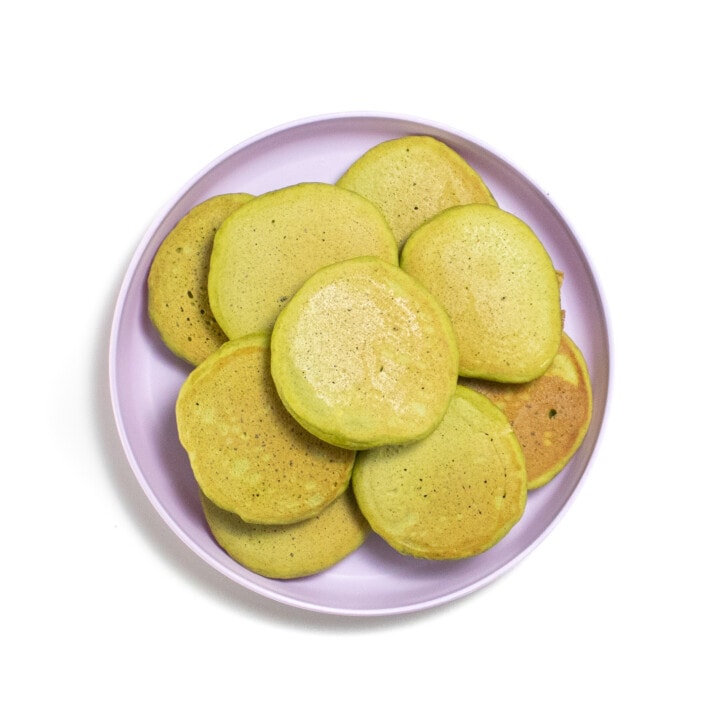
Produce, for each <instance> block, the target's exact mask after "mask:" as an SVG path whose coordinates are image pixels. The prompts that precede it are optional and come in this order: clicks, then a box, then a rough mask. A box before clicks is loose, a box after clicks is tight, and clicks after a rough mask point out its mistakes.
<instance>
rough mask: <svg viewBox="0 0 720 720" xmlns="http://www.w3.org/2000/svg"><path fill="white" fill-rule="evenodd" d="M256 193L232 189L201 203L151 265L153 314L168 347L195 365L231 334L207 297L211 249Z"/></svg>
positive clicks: (177, 227)
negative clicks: (231, 217)
mask: <svg viewBox="0 0 720 720" xmlns="http://www.w3.org/2000/svg"><path fill="white" fill-rule="evenodd" d="M252 197H253V196H252V195H248V194H247V193H228V194H226V195H216V196H214V197H211V198H209V199H208V200H205V201H204V202H202V203H200V204H199V205H196V206H195V207H194V208H192V209H191V210H190V212H188V213H187V214H186V215H184V216H183V217H182V218H181V219H180V220H179V221H178V223H177V224H176V225H175V227H174V228H173V229H172V230H171V231H170V232H169V233H168V235H167V237H166V238H165V239H164V240H163V242H162V243H161V245H160V247H159V248H158V250H157V253H156V254H155V257H154V259H153V262H152V265H151V266H150V273H149V275H148V313H149V315H150V319H151V320H152V322H153V324H154V325H155V327H156V328H157V330H158V332H159V333H160V337H161V338H162V340H163V342H164V343H165V344H166V345H167V347H168V348H169V349H170V350H171V351H172V352H173V353H175V354H176V355H178V356H179V357H181V358H183V360H186V361H187V362H189V363H190V364H191V365H198V364H199V363H200V362H202V361H203V360H204V359H205V358H206V357H207V356H208V355H210V354H211V353H213V352H214V351H215V350H217V349H218V348H219V347H220V345H222V344H223V343H224V342H225V341H226V340H227V337H226V336H225V333H224V332H223V331H222V329H221V328H220V326H219V325H218V323H217V321H216V320H215V317H214V315H213V313H212V310H211V308H210V302H209V300H208V290H207V278H208V270H209V267H210V254H211V252H212V246H213V240H214V237H215V232H216V230H217V229H218V228H219V227H220V225H221V224H222V222H223V221H224V220H225V219H226V218H227V217H228V216H229V215H230V214H231V213H233V212H234V211H235V210H237V209H238V208H239V207H241V206H242V205H244V204H245V203H246V202H248V200H251V199H252Z"/></svg>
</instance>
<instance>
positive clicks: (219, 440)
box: [176, 334, 354, 524]
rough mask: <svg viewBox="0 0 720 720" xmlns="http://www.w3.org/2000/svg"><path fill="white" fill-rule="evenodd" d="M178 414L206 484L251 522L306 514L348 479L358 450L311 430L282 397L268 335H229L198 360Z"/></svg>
mask: <svg viewBox="0 0 720 720" xmlns="http://www.w3.org/2000/svg"><path fill="white" fill-rule="evenodd" d="M176 417H177V425H178V432H179V436H180V442H181V443H182V445H183V447H184V448H185V450H186V451H187V454H188V457H189V458H190V464H191V466H192V469H193V472H194V474H195V479H196V480H197V482H198V485H199V486H200V489H201V490H202V491H203V493H204V494H205V495H207V497H208V498H209V499H210V500H211V501H212V502H214V503H215V504H216V505H218V506H220V507H221V508H223V509H225V510H228V511H230V512H233V513H235V514H237V515H239V516H240V517H242V518H243V520H245V521H246V522H251V523H268V524H283V523H292V522H298V521H300V520H305V519H307V518H309V517H312V516H314V515H315V514H317V513H318V512H320V511H321V510H322V509H323V508H324V507H326V506H327V505H328V504H330V503H331V502H332V501H333V500H334V499H335V498H337V497H338V496H339V495H340V494H341V493H342V492H343V491H344V490H345V489H346V487H347V486H348V483H349V481H350V473H351V472H352V465H353V461H354V453H353V452H351V451H349V450H343V449H341V448H337V447H334V446H332V445H328V444H326V443H324V442H322V441H321V440H319V439H318V438H316V437H315V436H313V435H311V434H310V433H308V432H307V431H305V430H304V429H303V428H302V427H300V426H299V425H298V424H297V423H296V422H295V421H294V420H293V419H292V417H291V416H290V415H289V414H288V413H287V411H286V410H285V408H284V407H283V405H282V403H281V402H280V400H279V398H278V396H277V393H276V392H275V388H274V386H273V382H272V378H271V377H270V358H269V337H268V335H267V334H256V335H250V336H247V337H245V338H238V339H237V340H232V341H228V342H227V343H225V344H224V345H223V346H222V347H221V348H220V349H219V350H217V351H216V352H215V353H213V354H212V355H211V356H210V357H209V358H208V359H207V360H205V361H204V362H203V363H201V364H200V365H199V366H198V367H196V368H195V369H194V370H193V371H192V373H190V375H189V377H188V378H187V380H186V381H185V382H184V383H183V385H182V387H181V388H180V392H179V394H178V399H177V403H176Z"/></svg>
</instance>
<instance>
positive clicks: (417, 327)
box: [271, 257, 458, 449]
mask: <svg viewBox="0 0 720 720" xmlns="http://www.w3.org/2000/svg"><path fill="white" fill-rule="evenodd" d="M271 350H272V352H271V368H272V376H273V379H274V381H275V385H276V387H277V389H278V392H279V394H280V397H281V398H282V401H283V403H284V404H285V406H286V407H287V408H288V410H289V411H290V412H291V413H292V415H293V416H294V417H295V418H296V419H297V420H298V422H300V423H301V424H302V425H303V426H304V427H306V428H307V429H308V430H310V431H311V432H312V433H314V434H316V435H317V436H318V437H321V438H323V439H324V440H326V441H327V442H330V443H334V444H337V445H340V446H342V447H349V448H353V449H362V448H367V447H375V446H377V445H382V444H386V443H405V442H411V441H413V440H417V439H418V438H421V437H424V436H425V435H427V434H428V433H430V432H431V431H432V430H433V428H435V427H436V426H437V424H438V423H439V422H440V419H441V418H442V416H443V414H444V412H445V410H446V409H447V406H448V404H449V402H450V398H451V397H452V394H453V392H454V389H455V386H456V384H457V358H458V355H457V345H456V341H455V336H454V333H453V330H452V326H451V324H450V321H449V319H448V317H447V314H446V313H445V311H444V310H443V309H442V308H441V307H440V305H439V304H438V303H437V301H436V300H435V298H433V297H432V296H431V295H430V294H429V293H428V292H427V291H426V290H425V289H424V288H423V287H422V286H421V285H420V284H419V283H418V282H417V281H416V280H414V279H413V278H411V277H410V276H409V275H407V274H406V273H404V272H403V271H402V270H400V269H399V268H398V267H397V266H395V265H391V264H390V263H387V262H384V261H382V260H379V259H377V258H368V257H365V258H355V259H351V260H347V261H343V262H340V263H336V264H335V265H331V266H328V267H326V268H323V269H322V270H319V271H318V272H317V273H315V274H314V275H313V276H312V277H311V278H310V279H308V281H307V282H306V283H305V284H304V285H303V286H302V287H301V288H300V290H298V292H297V293H296V294H295V296H294V297H293V298H292V299H291V300H290V302H289V303H288V304H287V306H286V308H285V309H284V310H283V311H282V313H280V315H279V316H278V319H277V322H276V323H275V327H274V329H273V332H272V341H271Z"/></svg>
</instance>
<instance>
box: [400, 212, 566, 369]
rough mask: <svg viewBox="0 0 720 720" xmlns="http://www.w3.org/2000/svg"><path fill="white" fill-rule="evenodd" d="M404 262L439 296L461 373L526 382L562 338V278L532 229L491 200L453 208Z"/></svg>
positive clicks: (418, 239)
mask: <svg viewBox="0 0 720 720" xmlns="http://www.w3.org/2000/svg"><path fill="white" fill-rule="evenodd" d="M400 266H401V268H402V269H403V270H405V271H406V272H407V273H409V274H410V275H412V276H413V277H415V278H417V279H418V280H419V281H420V282H421V283H422V284H423V285H424V286H425V287H426V288H427V289H428V290H429V291H430V292H431V293H432V294H433V295H435V297H436V298H437V299H438V300H439V301H440V303H441V304H442V305H443V307H444V308H445V310H446V311H447V313H448V315H449V316H450V318H451V320H452V323H453V327H454V328H455V333H456V335H457V338H458V347H459V350H460V375H464V376H468V377H481V378H484V379H489V380H496V381H500V382H527V381H529V380H532V379H534V378H536V377H539V376H540V375H542V374H543V373H544V372H545V370H547V368H548V366H549V365H550V363H551V362H552V359H553V358H554V357H555V354H556V353H557V350H558V347H559V345H560V335H561V333H562V312H561V308H560V284H559V282H558V275H557V273H556V271H555V268H554V267H553V263H552V260H551V258H550V256H549V255H548V253H547V251H546V250H545V248H544V246H543V245H542V243H541V241H540V240H539V238H538V237H537V235H535V233H534V232H533V230H532V229H531V228H530V227H529V226H528V225H527V224H526V223H524V222H523V221H522V220H520V219H519V218H517V217H515V216H514V215H511V214H510V213H508V212H505V211H504V210H501V209H499V208H497V207H493V206H492V205H464V206H461V207H455V208H450V209H449V210H445V211H443V212H442V213H440V214H439V215H436V216H435V217H434V218H432V219H431V220H429V221H428V222H427V223H425V224H424V225H423V226H422V227H420V228H419V229H418V230H416V231H415V232H414V233H413V234H412V235H411V236H410V238H409V239H408V241H407V243H406V244H405V247H404V248H403V251H402V255H401V258H400Z"/></svg>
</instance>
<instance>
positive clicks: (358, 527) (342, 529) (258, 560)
mask: <svg viewBox="0 0 720 720" xmlns="http://www.w3.org/2000/svg"><path fill="white" fill-rule="evenodd" d="M200 499H201V502H202V507H203V512H204V514H205V519H206V520H207V523H208V527H209V528H210V532H211V533H212V535H213V537H214V538H215V540H216V541H217V543H218V545H220V547H222V548H223V549H224V550H225V552H227V554H228V555H230V557H232V558H233V559H234V560H236V561H237V562H239V563H240V564H241V565H243V566H245V567H246V568H248V569H249V570H252V571H253V572H256V573H258V574H260V575H263V576H265V577H269V578H277V579H291V578H299V577H306V576H308V575H314V574H316V573H319V572H321V571H323V570H327V569H328V568H329V567H332V566H333V565H335V564H336V563H338V562H340V560H342V559H343V558H345V557H347V556H348V555H349V554H350V553H351V552H353V551H354V550H357V548H359V547H360V546H361V545H362V544H363V542H364V540H365V538H366V537H367V534H368V531H369V528H368V524H367V521H366V520H365V518H364V517H363V516H362V514H361V513H360V511H359V510H358V507H357V504H356V502H355V498H354V497H353V494H352V491H351V490H350V489H349V488H348V490H347V491H346V492H344V493H343V494H342V495H340V497H339V498H337V500H335V501H333V502H332V503H331V504H330V505H329V506H328V507H326V508H325V509H324V510H323V511H322V512H320V513H319V514H317V515H316V516H314V517H312V518H310V519H308V520H304V521H303V522H299V523H293V524H291V525H258V524H253V523H246V522H244V521H243V520H242V519H241V518H239V517H238V516H237V515H235V514H233V513H230V512H227V511H226V510H222V509H221V508H219V507H217V505H215V504H214V503H212V502H211V501H210V500H208V499H207V497H205V496H203V495H201V497H200Z"/></svg>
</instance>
